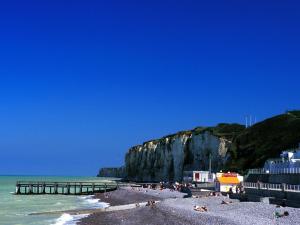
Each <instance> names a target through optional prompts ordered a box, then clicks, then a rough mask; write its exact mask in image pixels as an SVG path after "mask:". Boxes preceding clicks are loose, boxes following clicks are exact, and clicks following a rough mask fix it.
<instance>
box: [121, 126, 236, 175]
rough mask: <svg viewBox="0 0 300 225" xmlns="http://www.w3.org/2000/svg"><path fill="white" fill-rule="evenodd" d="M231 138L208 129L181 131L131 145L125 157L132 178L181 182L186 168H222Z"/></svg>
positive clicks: (128, 172)
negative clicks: (215, 133)
mask: <svg viewBox="0 0 300 225" xmlns="http://www.w3.org/2000/svg"><path fill="white" fill-rule="evenodd" d="M229 147H230V141H229V140H227V139H225V138H223V137H220V136H217V135H214V134H213V132H211V131H209V130H204V131H202V132H194V131H189V132H180V133H177V134H175V135H172V136H168V137H164V138H162V139H159V140H154V141H149V142H146V143H144V144H143V145H138V146H135V147H132V148H131V149H130V150H129V151H128V152H127V154H126V157H125V170H126V174H127V177H128V178H129V179H130V180H137V181H169V180H172V181H181V180H182V177H183V171H188V170H208V168H209V157H210V156H211V162H212V169H213V170H214V171H216V170H219V169H220V168H222V166H224V163H225V162H226V159H227V154H226V153H227V151H228V149H229Z"/></svg>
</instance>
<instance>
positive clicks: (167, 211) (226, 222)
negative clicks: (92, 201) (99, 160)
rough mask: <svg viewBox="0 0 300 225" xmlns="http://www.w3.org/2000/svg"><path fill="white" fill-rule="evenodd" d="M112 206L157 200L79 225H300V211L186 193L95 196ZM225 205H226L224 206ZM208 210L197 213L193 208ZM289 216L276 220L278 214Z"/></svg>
mask: <svg viewBox="0 0 300 225" xmlns="http://www.w3.org/2000/svg"><path fill="white" fill-rule="evenodd" d="M95 197H96V198H99V199H100V201H102V202H107V203H109V204H110V206H117V205H126V204H132V203H142V202H147V201H150V200H153V201H157V202H156V203H155V204H154V205H151V206H143V207H141V206H139V204H137V206H136V207H135V208H132V209H127V210H118V211H109V212H95V213H92V214H91V215H89V216H88V217H86V218H83V219H82V220H81V221H80V222H79V223H78V224H80V225H118V224H122V225H140V224H143V225H159V224H166V225H184V224H185V225H256V224H257V225H269V224H270V225H273V224H274V225H275V224H276V225H277V224H284V225H295V224H300V217H299V213H300V209H298V208H290V207H277V206H276V205H270V204H266V203H261V202H240V201H239V200H232V199H229V198H228V197H226V196H209V197H206V196H205V195H204V196H202V197H201V196H199V197H198V198H195V196H194V197H191V198H185V194H183V193H180V192H177V191H170V190H169V189H164V190H152V189H147V188H121V189H118V190H116V191H113V192H110V193H108V194H98V195H96V196H95ZM222 201H223V202H226V203H227V204H222ZM195 206H200V207H206V208H207V211H205V212H199V211H195V210H194V207H195ZM285 211H286V212H288V216H283V217H279V218H277V217H276V216H275V213H277V214H283V213H284V212H285Z"/></svg>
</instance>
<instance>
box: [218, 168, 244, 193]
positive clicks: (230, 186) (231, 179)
mask: <svg viewBox="0 0 300 225" xmlns="http://www.w3.org/2000/svg"><path fill="white" fill-rule="evenodd" d="M241 182H243V176H240V175H239V174H237V173H230V172H228V173H217V178H216V181H215V190H216V191H219V192H233V193H236V190H237V187H238V186H239V185H240V184H241Z"/></svg>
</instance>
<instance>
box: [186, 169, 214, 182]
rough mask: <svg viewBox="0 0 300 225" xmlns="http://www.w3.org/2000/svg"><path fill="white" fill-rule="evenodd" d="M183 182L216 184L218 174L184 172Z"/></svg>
mask: <svg viewBox="0 0 300 225" xmlns="http://www.w3.org/2000/svg"><path fill="white" fill-rule="evenodd" d="M183 175H184V176H183V181H185V182H190V183H211V182H214V180H215V178H216V174H214V173H211V172H209V171H184V173H183Z"/></svg>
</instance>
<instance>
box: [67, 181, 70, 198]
mask: <svg viewBox="0 0 300 225" xmlns="http://www.w3.org/2000/svg"><path fill="white" fill-rule="evenodd" d="M67 194H68V195H69V194H70V184H69V183H67Z"/></svg>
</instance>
